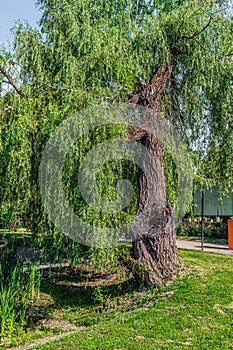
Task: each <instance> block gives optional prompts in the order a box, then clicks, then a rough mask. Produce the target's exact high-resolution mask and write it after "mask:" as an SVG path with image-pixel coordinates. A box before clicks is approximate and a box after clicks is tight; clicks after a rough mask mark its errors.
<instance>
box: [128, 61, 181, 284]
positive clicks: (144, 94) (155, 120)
mask: <svg viewBox="0 0 233 350" xmlns="http://www.w3.org/2000/svg"><path fill="white" fill-rule="evenodd" d="M172 64H173V60H172V61H171V64H170V65H165V66H164V65H162V66H161V67H160V68H159V69H158V72H157V74H156V75H155V77H154V78H153V80H152V82H151V83H150V84H146V83H145V82H143V81H142V80H140V81H139V92H138V94H137V95H134V96H132V97H131V99H130V101H129V102H130V103H133V104H139V105H143V106H145V107H148V108H150V109H153V111H154V112H155V113H154V116H153V117H152V119H151V120H150V121H149V124H148V123H145V125H141V126H140V127H135V128H132V129H131V130H130V131H129V139H131V140H134V141H140V142H141V143H142V144H143V145H144V146H146V148H147V149H148V150H149V152H150V154H151V156H152V157H151V160H150V164H147V167H148V166H149V167H150V169H151V171H150V172H149V176H151V177H153V178H152V179H148V174H147V176H146V175H145V174H144V173H143V172H142V171H140V174H139V183H140V195H139V208H138V214H139V217H147V219H146V220H145V223H144V221H143V220H144V219H142V220H139V221H141V222H138V225H137V227H135V232H133V234H134V241H133V257H134V258H135V259H136V260H137V262H138V263H139V266H140V267H141V268H139V269H138V270H137V272H136V276H135V277H136V280H137V281H138V284H139V288H140V289H146V288H149V287H151V286H155V285H159V284H160V283H162V282H164V281H165V280H166V279H169V278H171V277H172V276H174V275H175V274H176V272H177V269H178V267H179V265H180V260H179V257H178V252H177V246H176V230H175V222H174V218H173V213H172V209H171V206H170V204H169V203H168V202H167V201H166V187H165V178H164V144H163V133H162V132H161V130H158V129H159V128H161V125H160V122H161V118H159V111H160V95H161V92H163V90H164V88H165V86H166V82H167V81H168V79H169V78H170V75H171V72H172ZM152 124H153V125H152ZM153 130H154V131H155V132H153ZM142 157H143V155H142ZM146 161H148V160H146ZM142 162H143V159H142ZM149 183H153V184H154V186H153V187H152V188H151V186H149V187H150V188H149V187H148V184H149ZM142 212H143V213H146V215H142V216H140V213H142ZM148 218H149V219H148ZM143 226H144V227H145V226H146V232H145V229H144V230H143ZM140 230H141V233H140V232H139V231H140Z"/></svg>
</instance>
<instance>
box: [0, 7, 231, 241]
mask: <svg viewBox="0 0 233 350" xmlns="http://www.w3.org/2000/svg"><path fill="white" fill-rule="evenodd" d="M230 4H231V2H228V1H224V2H219V1H213V0H210V1H199V0H190V1H188V0H187V1H178V0H177V1H165V2H164V1H145V0H142V1H137V2H135V1H131V0H129V1H123V0H116V1H115V0H114V1H112V0H106V1H93V0H82V1H80V0H62V1H61V0H59V1H51V0H38V1H37V5H38V7H39V8H40V9H41V13H42V16H41V20H40V29H39V31H37V30H35V29H33V28H31V27H29V26H26V27H25V26H23V24H18V25H17V26H16V28H15V40H14V51H13V53H12V54H11V55H9V54H8V53H6V52H5V51H4V50H2V51H1V55H0V57H1V59H0V64H1V65H4V67H5V68H6V69H7V70H8V71H9V72H10V73H11V75H12V76H13V78H14V79H15V81H16V82H17V83H18V84H19V85H20V86H21V88H22V89H23V90H24V91H25V93H26V94H27V97H26V98H22V97H21V96H19V95H18V94H17V93H16V92H15V91H13V90H11V91H9V92H8V93H5V94H2V96H1V99H0V109H1V110H4V108H5V107H9V106H10V108H9V109H7V110H6V111H5V112H3V113H1V114H0V163H1V168H0V178H1V185H0V212H1V219H4V220H6V221H15V220H17V218H19V217H20V216H22V215H26V216H27V217H28V218H29V225H30V228H31V229H32V231H33V232H34V234H37V235H39V234H41V232H42V233H47V234H50V235H53V234H54V232H56V230H55V228H54V226H53V225H52V224H51V222H50V221H49V219H48V217H47V216H46V215H45V214H44V212H43V207H42V205H41V199H40V194H39V185H38V168H39V164H40V158H41V153H42V150H43V148H44V145H45V142H46V141H47V140H48V138H49V136H50V135H51V133H52V132H53V131H54V130H55V128H56V127H57V126H58V125H59V124H60V122H62V121H64V120H65V119H66V118H67V117H69V116H71V115H72V114H73V113H74V112H79V111H81V110H83V109H84V108H86V107H89V106H93V105H97V104H100V103H101V102H103V101H104V102H109V103H112V102H113V101H114V102H126V101H127V99H128V97H127V96H128V93H130V92H136V91H137V78H138V77H141V78H142V79H144V80H145V81H146V82H150V81H151V79H152V78H153V76H154V74H155V73H156V71H157V69H158V67H159V66H160V65H161V64H168V63H170V62H171V58H172V57H173V59H174V61H173V73H172V77H171V79H170V80H169V81H168V82H167V85H166V89H165V91H164V93H163V94H162V97H161V104H162V111H163V113H164V114H165V116H166V118H167V119H169V120H170V121H171V122H172V123H173V124H174V126H175V127H176V128H177V130H178V131H179V132H180V133H181V132H182V133H183V134H184V142H185V143H186V144H187V147H188V149H189V151H190V154H191V155H192V158H193V160H194V170H195V172H196V179H195V180H196V183H198V184H201V185H203V184H204V185H205V184H206V182H207V181H206V178H205V177H206V174H207V173H208V174H209V178H208V184H209V185H212V184H216V183H217V184H218V183H221V186H222V191H224V190H226V189H227V188H228V187H229V186H231V185H232V179H233V176H232V167H231V166H230V165H231V164H232V140H233V131H232V104H231V103H230V101H232V97H233V96H232V74H233V73H232V52H233V43H232V16H231V14H230V12H229V7H230ZM3 80H4V77H3V79H2V81H1V91H2V89H3V87H4V84H3ZM117 135H119V130H116V129H115V130H111V128H109V129H104V128H103V129H100V130H98V132H96V133H91V134H89V135H85V137H84V138H83V139H82V140H78V141H77V144H76V146H75V147H74V149H72V150H71V151H70V153H69V155H68V156H67V159H66V165H65V167H64V184H65V185H64V187H66V194H67V197H68V198H69V200H70V203H71V204H72V205H73V207H74V209H75V210H76V212H77V213H79V214H80V215H81V216H82V217H83V218H85V220H87V221H88V222H95V223H98V224H101V223H104V224H105V225H106V226H107V227H109V226H111V225H115V224H118V223H119V222H121V221H122V220H126V221H127V220H130V219H131V217H132V216H133V215H134V213H135V211H136V209H137V194H138V193H137V190H135V196H134V199H133V201H132V203H131V206H129V207H128V208H127V209H126V210H125V211H124V212H119V213H117V215H116V216H115V217H114V218H113V217H110V216H106V215H102V214H100V213H96V212H92V211H91V210H90V209H88V210H86V208H85V203H84V202H83V201H82V199H81V196H80V192H79V191H78V189H77V187H76V185H74V184H75V181H76V177H75V176H76V168H77V165H78V163H79V161H80V160H81V159H83V157H84V155H85V153H86V152H87V151H88V150H89V149H90V148H91V147H93V146H94V145H95V144H97V143H99V142H102V141H104V140H106V139H109V138H112V137H115V136H117ZM77 153H78V154H77ZM73 156H76V158H75V157H74V158H75V160H76V161H77V160H78V162H77V163H75V161H74V159H73ZM175 163H176V162H175V161H174V159H171V157H169V155H168V156H166V164H165V172H166V178H167V188H168V190H169V191H168V192H169V194H168V197H169V200H171V202H172V203H175V202H176V196H177V193H178V186H179V179H178V178H177V175H176V170H177V169H175V167H176V165H174V164H175ZM136 174H137V169H136V168H135V167H134V166H133V165H132V164H129V163H123V162H111V163H107V164H105V165H104V166H103V167H102V169H101V171H100V173H99V177H98V186H99V192H100V193H101V194H102V196H103V197H104V198H107V199H114V198H115V194H116V187H115V183H116V180H117V178H121V177H126V178H130V179H131V181H132V183H133V185H134V188H135V189H136V188H137V178H136ZM223 179H224V180H223Z"/></svg>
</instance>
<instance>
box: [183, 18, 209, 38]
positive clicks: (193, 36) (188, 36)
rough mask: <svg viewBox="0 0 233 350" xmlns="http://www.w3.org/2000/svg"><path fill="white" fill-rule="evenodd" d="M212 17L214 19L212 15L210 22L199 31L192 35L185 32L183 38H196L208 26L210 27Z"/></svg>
mask: <svg viewBox="0 0 233 350" xmlns="http://www.w3.org/2000/svg"><path fill="white" fill-rule="evenodd" d="M212 19H213V17H212V16H210V18H209V21H208V23H207V24H206V25H205V26H204V27H203V28H202V29H201V30H200V31H199V32H195V33H193V34H192V35H185V34H184V35H182V36H181V38H182V39H184V38H185V39H194V38H195V37H196V36H198V35H200V34H201V33H202V32H204V30H206V28H208V27H209V25H210V22H211V20H212Z"/></svg>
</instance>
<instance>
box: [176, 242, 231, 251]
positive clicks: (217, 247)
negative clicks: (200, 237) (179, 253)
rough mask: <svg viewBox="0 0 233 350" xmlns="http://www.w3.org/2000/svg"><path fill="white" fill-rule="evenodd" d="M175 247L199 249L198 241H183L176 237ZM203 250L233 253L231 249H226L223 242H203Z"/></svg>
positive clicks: (199, 243)
mask: <svg viewBox="0 0 233 350" xmlns="http://www.w3.org/2000/svg"><path fill="white" fill-rule="evenodd" d="M176 242H177V247H178V248H182V249H191V250H201V242H200V241H185V240H180V239H177V240H176ZM204 252H212V253H219V254H233V250H230V249H228V246H227V245H223V244H212V243H204Z"/></svg>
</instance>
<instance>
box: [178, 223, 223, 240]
mask: <svg viewBox="0 0 233 350" xmlns="http://www.w3.org/2000/svg"><path fill="white" fill-rule="evenodd" d="M176 230H177V235H178V236H180V237H182V236H188V237H199V238H200V237H201V231H202V223H201V219H200V218H199V219H198V218H197V219H192V220H190V221H187V220H186V221H184V222H182V223H180V224H179V225H177V228H176ZM204 230H205V231H204V235H205V237H206V238H217V239H226V238H227V235H228V231H227V223H226V222H222V221H220V222H213V220H210V219H209V218H205V224H204Z"/></svg>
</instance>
